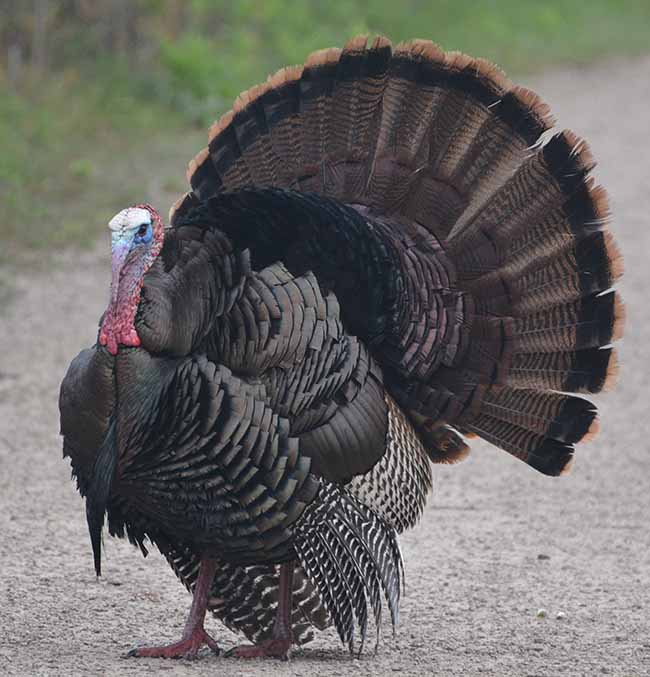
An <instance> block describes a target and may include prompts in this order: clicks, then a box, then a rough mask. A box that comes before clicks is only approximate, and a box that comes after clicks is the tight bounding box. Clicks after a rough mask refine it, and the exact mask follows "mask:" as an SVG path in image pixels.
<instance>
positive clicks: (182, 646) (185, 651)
mask: <svg viewBox="0 0 650 677" xmlns="http://www.w3.org/2000/svg"><path fill="white" fill-rule="evenodd" d="M216 570H217V562H216V560H213V559H209V558H207V557H205V558H202V559H201V566H200V568H199V578H198V580H197V581H196V586H195V588H194V597H193V599H192V608H191V609H190V615H189V616H188V617H187V621H186V622H185V629H184V630H183V637H182V639H181V641H180V642H175V643H174V644H167V645H166V646H151V647H138V648H136V649H131V651H129V652H128V653H127V656H137V657H141V656H149V657H151V658H196V656H197V654H198V651H199V649H200V648H201V647H202V646H203V645H204V644H207V645H208V646H209V647H210V648H211V649H212V651H214V652H215V653H217V654H218V653H219V647H218V646H217V643H216V642H215V641H214V640H213V639H212V637H210V635H208V633H207V632H206V631H205V630H204V629H203V621H204V620H205V612H206V609H207V607H208V597H209V595H210V588H211V587H212V581H213V580H214V574H215V572H216Z"/></svg>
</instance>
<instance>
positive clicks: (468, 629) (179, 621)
mask: <svg viewBox="0 0 650 677" xmlns="http://www.w3.org/2000/svg"><path fill="white" fill-rule="evenodd" d="M526 84H528V85H530V86H531V87H533V88H534V89H536V90H537V91H538V92H540V93H541V94H542V95H543V97H544V98H546V99H547V100H548V102H549V103H550V104H551V105H552V107H553V110H554V111H555V113H556V114H557V115H558V117H559V121H560V125H561V126H567V127H570V128H572V129H573V130H575V131H576V132H577V133H579V134H580V135H583V136H585V137H586V138H588V139H589V141H590V143H591V147H592V150H593V152H594V154H595V156H596V158H597V159H598V160H599V161H600V163H601V168H600V170H599V174H598V175H599V178H600V180H601V181H602V182H603V183H604V184H605V185H606V186H607V188H608V189H609V191H610V194H611V198H612V207H613V211H614V215H615V219H614V229H615V232H616V234H617V236H618V240H619V243H620V245H621V247H622V249H623V252H624V254H625V257H626V269H627V274H626V277H625V279H624V282H623V284H622V288H623V292H624V297H625V300H626V302H627V309H628V325H627V326H628V331H627V339H626V341H625V342H624V343H623V345H621V347H620V354H621V358H622V369H621V377H620V387H619V389H618V390H616V391H615V392H614V393H612V394H608V395H606V396H603V397H600V398H599V404H600V406H601V415H602V418H601V422H602V432H601V435H600V436H599V437H598V438H597V440H596V441H595V442H592V443H591V444H590V445H583V446H581V447H580V448H579V452H578V458H577V462H576V464H575V466H574V471H573V473H572V474H571V475H570V476H569V477H567V478H563V479H561V480H554V479H549V478H545V477H543V476H541V475H538V474H536V473H535V472H534V471H532V470H529V469H528V468H527V467H525V466H524V465H523V464H521V463H519V462H517V461H515V460H514V459H512V458H510V457H509V456H508V455H507V454H505V453H503V452H500V451H497V450H494V449H491V448H488V447H486V446H481V445H478V444H476V445H475V448H474V449H473V453H472V455H471V456H470V458H469V459H468V460H467V461H465V462H464V463H463V464H461V465H459V466H456V467H451V468H445V467H439V468H437V469H436V472H435V476H436V487H435V491H434V494H433V496H432V497H431V500H430V502H429V505H428V507H427V511H426V514H425V516H424V519H423V520H422V523H421V525H420V526H419V527H418V528H417V529H415V530H414V531H412V532H410V533H409V534H407V535H406V536H405V537H404V538H403V539H402V544H403V548H404V556H405V560H406V573H407V593H406V596H405V598H404V599H403V603H402V614H401V619H400V627H399V629H398V633H397V636H396V637H395V638H393V637H391V636H390V634H388V633H386V634H385V636H384V637H383V639H382V641H381V645H380V646H379V650H378V652H377V654H376V655H373V654H372V651H370V652H368V653H367V654H366V655H365V656H364V657H362V658H361V659H360V660H356V659H354V660H353V659H351V658H349V657H348V655H347V654H346V652H345V651H344V649H343V648H342V647H341V645H340V644H339V643H338V642H337V640H336V638H335V636H334V635H333V634H332V633H326V634H323V635H321V636H319V638H318V639H317V641H316V642H314V643H313V644H312V645H309V647H308V648H305V649H304V650H302V651H300V652H296V654H295V655H294V658H293V660H292V661H291V662H290V663H288V664H284V663H280V662H276V661H259V660H258V661H255V662H241V661H237V660H235V659H225V658H220V657H216V656H214V655H212V654H206V655H202V656H201V659H200V660H199V661H197V662H193V663H189V662H183V661H181V662H178V661H162V660H152V659H140V660H136V659H130V660H125V659H123V658H121V655H122V654H123V653H124V652H125V651H126V650H127V649H128V648H130V647H131V646H134V645H136V644H140V643H144V642H153V641H157V642H161V641H171V640H175V639H178V637H179V636H180V632H181V628H182V625H183V621H184V615H185V613H186V611H187V608H188V607H189V603H190V598H189V596H188V595H187V593H186V592H185V591H184V589H183V588H182V587H181V586H180V585H179V584H178V583H177V581H176V579H175V578H174V576H173V574H172V573H171V571H170V570H169V569H168V567H167V565H166V564H165V563H164V561H163V560H162V558H161V557H160V556H159V555H157V554H152V555H151V556H150V557H148V558H147V559H146V560H145V559H143V558H142V557H141V556H140V555H139V553H138V552H137V551H136V550H135V549H133V548H132V547H131V546H129V545H128V544H127V543H125V542H122V541H116V540H113V539H107V548H106V549H107V556H106V559H105V562H106V564H105V577H104V578H103V579H102V580H101V581H99V582H98V581H97V580H96V579H95V576H94V574H93V568H92V557H91V551H90V545H89V542H88V537H87V533H86V525H85V519H84V509H83V503H82V501H81V500H80V498H79V496H78V495H77V493H76V491H75V489H74V487H73V484H72V483H71V482H70V479H69V468H68V464H67V462H63V461H62V460H61V440H60V438H59V436H58V409H57V395H58V387H59V383H60V381H61V378H62V377H63V374H64V373H65V370H66V368H67V365H68V363H69V362H70V360H71V358H72V357H73V356H74V355H75V354H76V353H77V352H78V351H79V350H80V349H81V348H82V347H83V346H86V345H88V344H90V343H91V342H92V341H93V340H94V336H95V328H94V327H95V326H96V321H97V318H98V317H99V315H100V313H101V312H102V310H103V307H104V305H105V302H106V298H107V289H108V281H109V269H108V263H109V257H108V254H107V251H108V250H107V247H108V245H107V243H106V242H104V241H103V242H102V246H101V248H98V249H97V251H95V252H92V253H87V254H84V255H80V256H79V255H77V256H73V255H71V254H68V255H65V256H57V257H52V260H51V262H48V265H47V266H43V267H42V268H43V269H45V268H47V272H44V270H41V272H34V271H31V272H29V271H25V272H23V271H21V272H19V273H18V274H15V275H14V273H11V275H12V276H13V277H15V279H13V280H12V285H13V288H14V290H15V293H14V294H13V299H12V302H11V303H10V304H8V305H7V308H6V309H3V310H1V311H0V347H1V348H0V468H2V470H1V471H0V572H1V573H0V577H1V578H0V585H1V590H0V605H1V606H0V674H3V675H145V674H150V673H154V672H157V671H163V673H164V674H167V675H204V674H205V675H208V674H223V675H258V674H274V675H276V674H282V675H309V676H311V677H314V676H315V675H330V674H340V675H348V674H350V675H352V674H354V675H361V674H374V675H386V674H389V673H391V672H401V673H403V674H413V675H415V674H436V675H441V676H442V675H463V676H470V675H479V674H481V675H517V676H523V675H530V676H533V675H535V676H537V675H550V676H551V675H552V676H556V675H598V674H607V675H625V676H637V675H650V621H649V620H648V614H649V613H650V596H649V586H648V584H649V583H650V566H649V565H650V529H649V527H648V517H649V516H650V488H649V482H650V452H649V451H648V449H647V445H646V440H647V438H648V432H649V422H648V421H649V418H650V412H648V406H647V404H646V400H645V398H644V397H643V396H642V395H641V393H642V392H643V391H644V386H646V384H647V375H648V366H647V365H648V364H649V363H650V321H648V311H647V296H646V294H647V293H648V291H647V290H648V285H649V283H650V275H649V270H650V262H649V261H648V252H650V228H649V227H648V221H647V219H648V201H647V196H648V194H649V192H650V178H649V177H650V173H649V171H648V169H649V166H648V157H649V156H650V141H649V139H650V136H649V134H648V119H649V111H650V59H643V60H639V61H634V62H624V61H621V62H614V63H611V64H608V65H601V66H599V67H598V68H594V69H589V70H577V69H576V70H564V71H560V72H555V73H550V74H548V75H547V76H544V77H541V78H537V79H535V80H534V81H532V82H528V83H526ZM122 206H123V205H117V204H116V205H115V210H116V211H117V210H118V209H119V208H121V207H122ZM161 207H163V208H164V207H165V206H164V205H161ZM96 225H97V224H89V227H95V226H96ZM2 272H3V271H0V273H2ZM4 273H5V275H6V274H7V271H4ZM542 608H543V609H545V610H546V612H547V613H546V617H544V618H538V617H537V616H538V614H537V612H538V609H542ZM562 614H563V616H562ZM558 615H560V617H559V618H558ZM208 628H209V630H210V631H211V632H212V633H213V635H214V636H215V637H216V638H217V640H218V641H219V642H220V643H221V644H222V646H225V647H226V648H227V647H229V646H232V645H233V643H234V642H235V640H236V638H235V637H234V636H233V635H232V634H230V633H229V632H228V631H226V630H225V629H224V628H222V627H221V626H220V625H219V624H218V623H217V622H216V621H214V620H212V619H210V620H209V621H208Z"/></svg>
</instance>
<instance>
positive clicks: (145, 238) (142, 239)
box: [133, 223, 153, 245]
mask: <svg viewBox="0 0 650 677" xmlns="http://www.w3.org/2000/svg"><path fill="white" fill-rule="evenodd" d="M145 229H146V230H145ZM152 238H153V227H152V225H151V224H150V223H149V224H144V223H143V224H142V225H141V226H140V227H139V228H138V230H137V231H136V233H135V236H134V237H133V244H134V245H138V244H149V243H150V242H151V239H152Z"/></svg>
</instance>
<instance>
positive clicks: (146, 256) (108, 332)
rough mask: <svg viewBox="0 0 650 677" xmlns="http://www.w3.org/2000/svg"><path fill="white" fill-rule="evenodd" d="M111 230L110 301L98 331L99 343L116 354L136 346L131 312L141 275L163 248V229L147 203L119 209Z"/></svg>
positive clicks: (140, 283)
mask: <svg viewBox="0 0 650 677" xmlns="http://www.w3.org/2000/svg"><path fill="white" fill-rule="evenodd" d="M108 227H109V228H110V229H111V251H112V255H111V267H112V279H111V299H110V303H109V305H108V308H107V309H106V313H105V314H104V320H103V322H102V325H101V329H100V332H99V343H100V344H101V345H103V346H106V348H107V350H108V351H109V352H110V353H111V354H112V355H116V354H117V350H118V346H119V345H124V346H139V345H140V337H139V336H138V333H137V331H136V329H135V325H134V320H135V313H136V310H137V309H138V304H139V303H140V293H141V291H142V284H143V280H144V275H145V273H146V272H147V271H148V270H149V268H150V267H151V264H152V263H153V262H154V260H155V259H156V257H157V256H158V254H159V253H160V250H161V248H162V245H163V240H164V227H163V223H162V219H161V218H160V215H159V214H158V212H157V211H156V210H155V209H154V208H153V207H152V206H151V205H148V204H142V205H135V206H133V207H128V208H127V209H123V210H122V211H121V212H119V213H118V214H116V215H115V216H114V217H113V218H112V219H111V221H110V222H109V224H108Z"/></svg>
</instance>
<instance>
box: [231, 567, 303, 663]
mask: <svg viewBox="0 0 650 677" xmlns="http://www.w3.org/2000/svg"><path fill="white" fill-rule="evenodd" d="M294 567H295V564H294V562H288V563H286V564H282V565H281V566H280V592H279V599H278V611H277V615H276V617H275V624H274V625H273V636H272V637H271V639H267V640H264V641H263V642H260V643H259V644H242V645H241V646H236V647H234V648H233V649H230V651H227V652H226V654H225V655H226V656H234V657H235V658H264V657H267V656H268V657H275V658H280V659H282V660H285V661H287V660H289V651H290V649H291V644H292V643H293V633H292V631H291V602H292V598H293V572H294Z"/></svg>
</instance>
